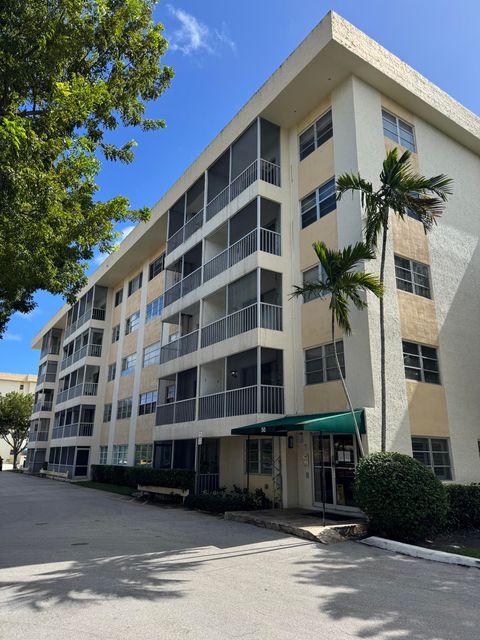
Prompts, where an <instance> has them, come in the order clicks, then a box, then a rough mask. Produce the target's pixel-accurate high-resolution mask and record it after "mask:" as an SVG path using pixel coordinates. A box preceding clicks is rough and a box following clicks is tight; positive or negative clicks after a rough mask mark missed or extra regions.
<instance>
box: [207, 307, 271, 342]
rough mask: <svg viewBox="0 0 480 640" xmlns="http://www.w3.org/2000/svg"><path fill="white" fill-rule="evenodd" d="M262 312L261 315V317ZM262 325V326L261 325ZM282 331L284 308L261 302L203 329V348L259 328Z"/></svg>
mask: <svg viewBox="0 0 480 640" xmlns="http://www.w3.org/2000/svg"><path fill="white" fill-rule="evenodd" d="M259 310H260V315H259ZM259 323H260V324H259ZM259 326H260V327H261V328H262V329H273V330H274V331H281V330H282V307H279V306H277V305H273V304H266V303H265V302H261V303H260V305H258V304H257V303H255V304H252V305H250V306H248V307H245V308H243V309H240V310H239V311H235V312H234V313H230V314H229V315H228V316H225V317H224V318H220V320H216V321H215V322H211V323H210V324H208V325H207V326H206V327H203V328H202V338H201V346H202V347H208V346H209V345H211V344H215V343H216V342H221V341H222V340H227V339H228V338H233V337H234V336H238V335H239V334H241V333H246V332H247V331H251V330H252V329H256V328H257V327H259Z"/></svg>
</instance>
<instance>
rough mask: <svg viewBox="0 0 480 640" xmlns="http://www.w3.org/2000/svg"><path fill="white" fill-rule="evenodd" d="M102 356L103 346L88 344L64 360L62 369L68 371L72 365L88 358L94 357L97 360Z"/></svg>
mask: <svg viewBox="0 0 480 640" xmlns="http://www.w3.org/2000/svg"><path fill="white" fill-rule="evenodd" d="M101 355H102V345H101V344H86V345H84V346H83V347H82V348H81V349H78V350H77V351H74V352H73V353H71V354H70V355H69V356H67V357H66V358H64V359H63V360H62V363H61V365H60V369H61V370H62V369H66V368H67V367H69V366H70V365H72V364H74V363H75V362H78V361H79V360H81V359H82V358H85V357H86V356H93V357H95V358H100V357H101Z"/></svg>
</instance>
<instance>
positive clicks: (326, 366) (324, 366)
mask: <svg viewBox="0 0 480 640" xmlns="http://www.w3.org/2000/svg"><path fill="white" fill-rule="evenodd" d="M336 345H337V354H338V360H339V362H340V367H341V369H342V375H343V377H345V357H344V353H343V340H339V341H338V342H337V343H336ZM339 379H340V375H339V373H338V367H337V363H336V360H335V353H334V351H333V343H332V342H331V343H330V344H324V345H322V346H321V347H315V348H313V349H307V350H306V351H305V384H319V383H320V382H328V381H329V380H339Z"/></svg>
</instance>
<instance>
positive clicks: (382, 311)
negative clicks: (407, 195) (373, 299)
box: [380, 207, 388, 451]
mask: <svg viewBox="0 0 480 640" xmlns="http://www.w3.org/2000/svg"><path fill="white" fill-rule="evenodd" d="M387 236H388V207H387V208H386V209H385V211H384V212H383V237H382V255H381V259H380V281H381V282H382V284H383V282H384V279H385V258H386V255H387ZM384 305H385V303H384V298H383V296H381V298H380V379H381V382H380V384H381V394H382V417H381V450H382V451H386V448H387V377H386V376H387V374H386V363H385V306H384Z"/></svg>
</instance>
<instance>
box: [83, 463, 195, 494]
mask: <svg viewBox="0 0 480 640" xmlns="http://www.w3.org/2000/svg"><path fill="white" fill-rule="evenodd" d="M92 480H93V481H94V482H105V483H107V484H119V485H123V486H125V487H135V488H137V485H139V484H143V485H152V486H155V487H172V488H174V489H190V491H193V489H194V487H195V472H194V471H191V470H189V469H152V468H151V467H125V466H120V465H118V466H117V465H111V464H93V465H92Z"/></svg>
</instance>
